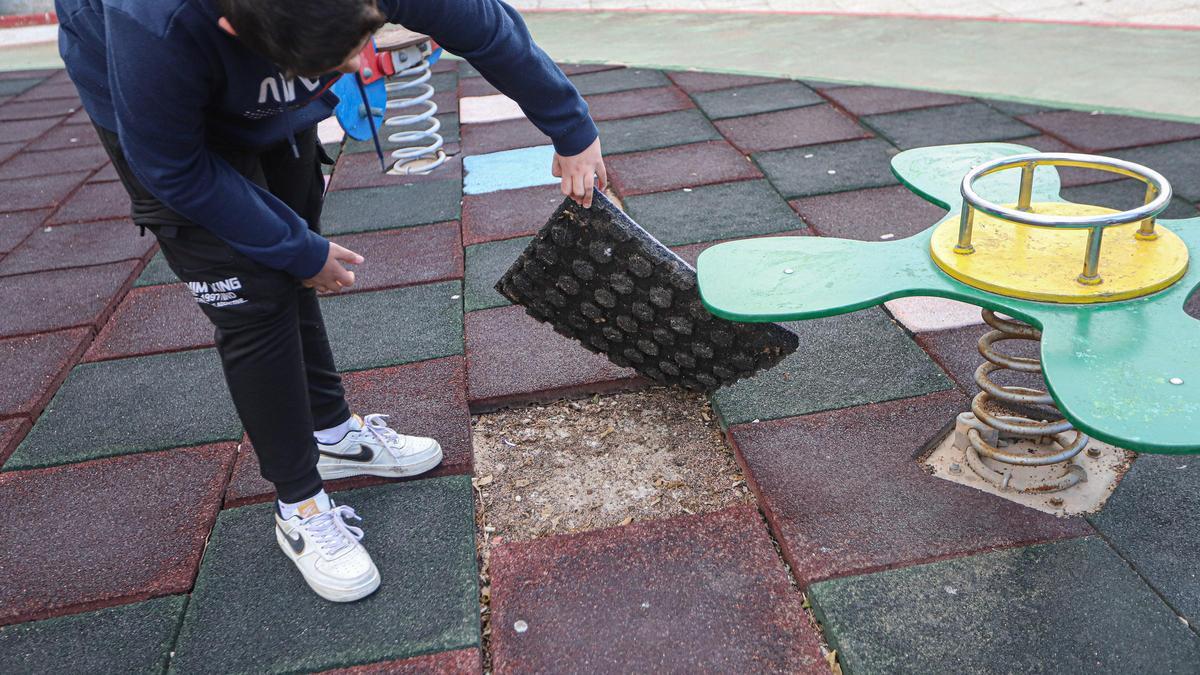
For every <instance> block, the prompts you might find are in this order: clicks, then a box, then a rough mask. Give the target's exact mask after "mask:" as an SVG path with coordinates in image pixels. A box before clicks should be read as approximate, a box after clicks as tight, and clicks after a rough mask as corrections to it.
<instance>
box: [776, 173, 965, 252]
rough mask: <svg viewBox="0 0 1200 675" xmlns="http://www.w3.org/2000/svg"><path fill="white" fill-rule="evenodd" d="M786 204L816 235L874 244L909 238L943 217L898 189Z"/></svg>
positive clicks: (929, 205)
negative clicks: (885, 237) (888, 239)
mask: <svg viewBox="0 0 1200 675" xmlns="http://www.w3.org/2000/svg"><path fill="white" fill-rule="evenodd" d="M788 203H789V204H791V205H792V208H793V209H795V210H796V213H799V214H800V217H801V218H803V219H804V222H806V223H808V224H809V225H810V226H811V227H812V228H813V229H814V230H816V231H817V233H818V234H821V235H823V236H827V237H840V238H842V239H861V240H863V241H877V240H879V239H880V237H882V236H885V235H889V234H890V235H892V237H891V238H895V239H903V238H905V237H911V236H912V235H914V234H916V233H918V232H922V231H924V230H926V229H928V228H929V227H930V226H932V225H933V224H934V223H936V222H938V221H939V220H941V219H942V216H944V215H945V214H946V211H945V210H943V209H941V208H939V207H937V206H934V205H933V204H930V203H929V202H927V201H925V200H924V199H921V198H920V197H918V196H916V195H914V194H913V193H912V192H910V191H909V190H908V188H905V187H903V186H898V185H897V186H892V187H883V188H871V189H869V190H855V191H853V192H836V193H834V194H829V195H819V196H816V197H807V198H805V199H793V200H792V201H790V202H788Z"/></svg>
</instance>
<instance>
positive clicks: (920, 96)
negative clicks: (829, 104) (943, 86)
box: [825, 87, 971, 117]
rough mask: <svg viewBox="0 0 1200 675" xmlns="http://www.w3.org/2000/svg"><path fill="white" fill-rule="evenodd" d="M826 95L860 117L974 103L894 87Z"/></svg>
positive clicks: (833, 91) (844, 90) (851, 89)
mask: <svg viewBox="0 0 1200 675" xmlns="http://www.w3.org/2000/svg"><path fill="white" fill-rule="evenodd" d="M825 96H827V97H829V98H830V99H832V100H833V102H834V103H836V104H838V105H840V106H841V107H842V108H843V109H845V110H846V112H848V113H850V114H852V115H857V116H860V117H861V116H862V115H880V114H883V113H892V112H899V111H901V110H914V109H916V108H932V107H934V106H939V105H951V104H954V103H969V102H970V101H971V99H969V98H963V97H962V96H952V95H950V94H938V93H934V92H931V91H917V90H915V89H893V88H891V87H841V88H837V89H829V90H827V91H826V92H825Z"/></svg>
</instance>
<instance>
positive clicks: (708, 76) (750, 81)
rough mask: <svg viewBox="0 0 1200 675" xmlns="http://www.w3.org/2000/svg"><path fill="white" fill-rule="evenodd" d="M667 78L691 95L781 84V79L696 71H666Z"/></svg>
mask: <svg viewBox="0 0 1200 675" xmlns="http://www.w3.org/2000/svg"><path fill="white" fill-rule="evenodd" d="M665 73H666V76H667V77H669V78H671V81H672V82H674V83H675V84H676V86H678V87H679V88H680V89H682V90H684V91H686V92H687V93H689V94H695V93H696V92H701V91H716V90H718V89H732V88H733V87H747V86H750V85H754V84H763V83H766V82H779V81H780V80H779V78H774V77H755V76H752V75H734V74H732V73H710V72H703V71H694V70H668V71H665Z"/></svg>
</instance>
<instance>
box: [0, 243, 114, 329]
mask: <svg viewBox="0 0 1200 675" xmlns="http://www.w3.org/2000/svg"><path fill="white" fill-rule="evenodd" d="M137 269H138V263H137V262H135V261H132V260H128V261H125V262H119V263H111V264H108V265H96V266H94V267H76V268H72V269H65V270H51V271H48V272H34V273H32V274H20V275H17V276H11V277H0V316H2V317H4V321H3V322H2V323H0V337H3V336H9V335H25V334H28V333H44V332H47V331H52V330H57V329H59V328H71V327H74V326H92V327H94V328H99V327H100V326H101V325H102V324H103V323H104V321H105V319H107V318H108V315H109V314H110V313H111V312H112V309H113V308H114V307H115V306H116V304H117V300H119V299H120V298H121V295H122V294H123V293H124V292H125V289H127V288H129V285H130V284H131V283H133V278H134V276H135V273H136V271H137Z"/></svg>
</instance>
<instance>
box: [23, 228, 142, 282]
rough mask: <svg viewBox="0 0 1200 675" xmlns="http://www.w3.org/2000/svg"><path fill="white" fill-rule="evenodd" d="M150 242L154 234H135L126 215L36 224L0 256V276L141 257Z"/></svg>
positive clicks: (135, 229) (140, 258) (135, 231)
mask: <svg viewBox="0 0 1200 675" xmlns="http://www.w3.org/2000/svg"><path fill="white" fill-rule="evenodd" d="M154 246H155V240H154V237H152V236H150V235H146V236H144V237H141V236H138V228H136V227H134V225H133V222H132V221H130V220H129V219H128V218H126V219H124V220H107V221H103V222H99V223H78V224H71V225H55V226H52V227H45V228H38V229H35V230H34V231H33V233H32V234H30V235H29V237H27V238H26V239H25V241H24V242H22V243H21V245H20V246H18V247H16V248H15V249H13V250H12V252H11V253H9V254H8V255H7V256H5V257H4V260H0V276H8V275H10V274H24V273H26V272H40V271H43V270H51V269H63V268H67V267H84V266H88V265H99V264H103V263H111V262H118V261H120V260H145V259H147V258H148V257H150V255H151V254H152V253H153V252H154Z"/></svg>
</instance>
